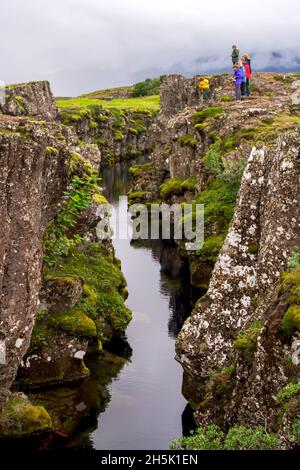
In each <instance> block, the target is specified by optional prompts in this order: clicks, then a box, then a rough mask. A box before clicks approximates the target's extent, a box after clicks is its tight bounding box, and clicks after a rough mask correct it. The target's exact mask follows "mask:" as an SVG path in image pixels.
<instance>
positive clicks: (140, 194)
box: [127, 191, 147, 205]
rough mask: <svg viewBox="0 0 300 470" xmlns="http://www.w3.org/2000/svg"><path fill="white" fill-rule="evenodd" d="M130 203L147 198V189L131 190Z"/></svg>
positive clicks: (129, 194)
mask: <svg viewBox="0 0 300 470" xmlns="http://www.w3.org/2000/svg"><path fill="white" fill-rule="evenodd" d="M127 196H128V204H129V205H131V204H136V203H138V202H144V201H145V200H146V199H147V192H146V191H129V192H128V194H127Z"/></svg>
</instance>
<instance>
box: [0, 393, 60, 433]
mask: <svg viewBox="0 0 300 470" xmlns="http://www.w3.org/2000/svg"><path fill="white" fill-rule="evenodd" d="M51 428H52V422H51V418H50V416H49V414H48V413H47V411H46V410H45V408H43V407H42V406H33V405H32V404H31V403H30V401H29V400H28V399H27V398H26V397H25V396H24V395H22V394H17V393H15V394H13V395H12V396H11V397H10V399H9V400H8V401H7V402H6V403H5V405H4V407H3V409H2V411H1V413H0V436H2V437H10V436H13V437H25V436H28V435H31V434H33V433H41V432H45V431H47V430H49V429H51Z"/></svg>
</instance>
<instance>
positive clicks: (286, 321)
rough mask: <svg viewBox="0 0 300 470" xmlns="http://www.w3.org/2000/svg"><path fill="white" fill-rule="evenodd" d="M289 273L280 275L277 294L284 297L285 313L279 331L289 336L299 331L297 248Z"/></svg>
mask: <svg viewBox="0 0 300 470" xmlns="http://www.w3.org/2000/svg"><path fill="white" fill-rule="evenodd" d="M289 265H290V271H288V272H285V273H283V274H282V275H281V284H280V288H279V293H280V294H281V295H285V296H286V297H287V299H286V306H287V309H286V312H285V314H284V316H283V319H282V322H281V330H282V331H283V332H284V333H285V334H286V335H288V336H291V335H292V334H293V333H294V332H296V331H297V330H298V331H299V330H300V263H299V248H298V249H296V250H295V251H294V253H293V254H292V256H291V258H290V261H289Z"/></svg>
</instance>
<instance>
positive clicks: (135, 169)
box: [129, 163, 153, 177]
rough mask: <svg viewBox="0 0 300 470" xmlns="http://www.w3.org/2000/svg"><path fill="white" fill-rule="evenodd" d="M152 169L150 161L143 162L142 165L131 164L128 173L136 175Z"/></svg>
mask: <svg viewBox="0 0 300 470" xmlns="http://www.w3.org/2000/svg"><path fill="white" fill-rule="evenodd" d="M152 169H153V164H152V163H144V164H142V165H133V166H131V167H130V168H129V173H131V174H132V175H133V176H135V177H137V176H140V175H142V174H143V173H146V172H148V171H150V170H152Z"/></svg>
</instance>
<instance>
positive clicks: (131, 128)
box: [128, 127, 139, 135]
mask: <svg viewBox="0 0 300 470" xmlns="http://www.w3.org/2000/svg"><path fill="white" fill-rule="evenodd" d="M128 132H129V133H130V134H133V135H139V133H138V131H137V129H134V128H133V127H128Z"/></svg>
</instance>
